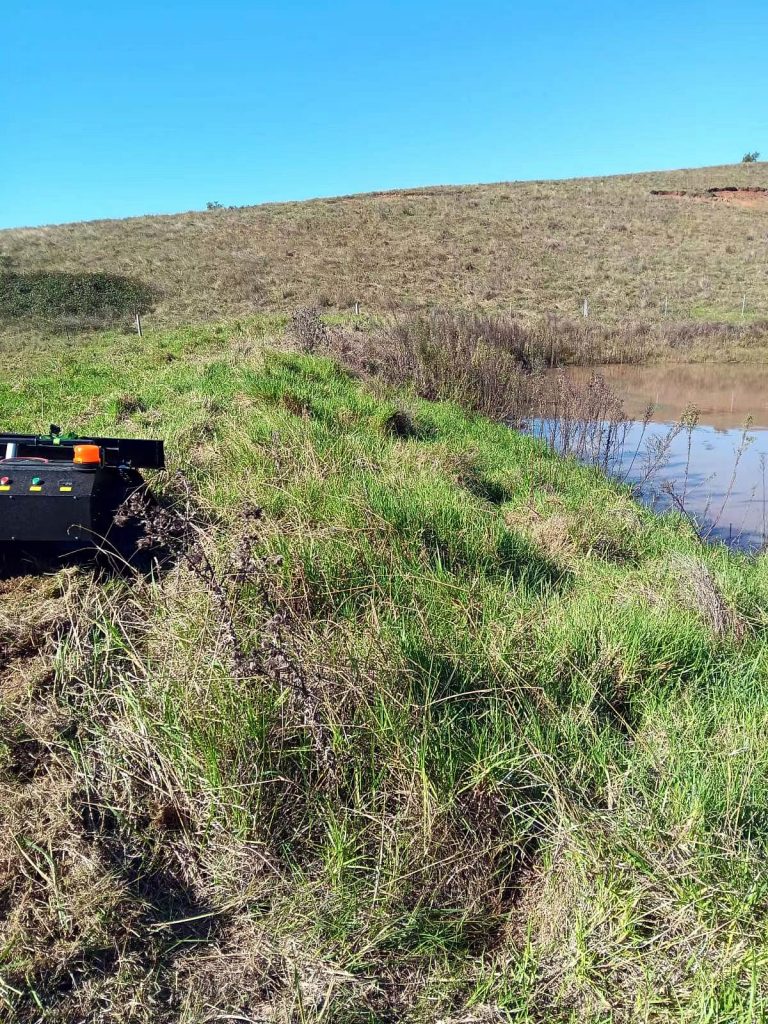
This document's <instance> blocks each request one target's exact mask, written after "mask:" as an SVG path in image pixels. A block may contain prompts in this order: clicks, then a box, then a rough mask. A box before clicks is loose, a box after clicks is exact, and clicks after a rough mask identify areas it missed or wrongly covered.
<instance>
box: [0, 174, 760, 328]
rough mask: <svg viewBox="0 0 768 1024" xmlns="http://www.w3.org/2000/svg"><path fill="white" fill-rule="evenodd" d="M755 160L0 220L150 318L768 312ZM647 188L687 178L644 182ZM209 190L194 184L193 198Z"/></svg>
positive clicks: (7, 246)
mask: <svg viewBox="0 0 768 1024" xmlns="http://www.w3.org/2000/svg"><path fill="white" fill-rule="evenodd" d="M728 186H739V187H748V188H755V187H768V170H766V165H765V164H762V163H758V164H751V165H742V164H739V165H735V166H725V167H711V168H700V169H696V170H680V171H668V172H658V173H652V174H636V175H623V176H619V177H609V178H588V179H581V180H572V181H544V182H517V183H501V184H494V185H477V186H466V187H456V188H454V187H438V188H430V189H415V190H408V191H399V192H388V193H375V194H371V195H359V196H346V197H340V198H336V199H322V200H313V201H311V202H303V203H284V204H276V205H266V206H253V207H243V208H238V209H232V210H230V209H219V210H211V211H206V212H197V213H182V214H177V215H174V216H157V217H150V216H148V217H138V218H132V219H127V220H113V221H93V222H89V223H82V224H67V225H61V226H57V227H35V228H25V229H18V230H8V231H3V232H0V256H2V257H3V259H4V262H5V264H6V265H10V266H12V267H13V268H15V269H16V270H18V271H21V272H24V273H29V272H33V271H38V270H57V271H62V270H63V271H71V272H79V271H83V270H85V271H90V272H100V273H104V274H118V275H128V276H130V277H133V278H137V279H138V280H139V281H140V282H142V283H143V284H145V285H149V286H154V287H156V288H157V289H159V290H160V292H161V298H160V300H159V303H158V305H157V310H156V313H155V314H154V316H155V322H156V323H160V322H167V323H182V322H190V321H200V320H207V319H211V318H220V317H237V316H242V315H245V314H249V313H253V312H255V311H261V310H275V311H279V310H283V311H285V310H290V309H293V308H295V307H296V306H298V305H300V304H307V303H309V304H319V305H320V306H322V307H327V308H329V309H341V310H348V309H350V308H351V307H352V306H353V305H354V303H355V302H361V303H362V304H363V307H364V309H366V310H372V311H379V310H384V309H388V308H390V307H397V308H401V307H408V306H414V305H415V306H423V305H431V304H436V303H437V304H445V305H459V306H469V307H482V308H484V309H486V310H505V311H508V310H509V309H510V308H512V309H514V310H515V311H517V312H520V313H522V314H523V315H526V316H540V315H544V314H550V313H558V314H560V315H565V316H570V317H573V316H578V315H580V314H581V310H582V304H583V301H584V299H585V298H587V299H588V301H589V304H590V310H591V315H592V316H593V317H594V318H596V319H598V320H602V321H606V322H609V323H610V322H616V321H622V320H628V319H629V320H647V321H651V322H653V321H656V320H659V319H661V318H668V319H672V320H686V319H689V318H694V319H703V320H714V321H718V320H724V321H729V320H733V319H739V318H740V315H741V308H742V301H743V296H744V295H746V300H747V303H746V312H747V316H748V317H768V270H767V269H766V267H768V261H766V253H767V247H768V199H766V197H765V196H761V195H758V194H755V195H754V196H753V197H752V199H753V201H751V202H749V203H746V204H740V203H737V202H735V201H728V197H725V199H724V198H722V197H720V198H716V197H713V196H708V195H701V194H699V193H704V192H705V190H706V189H708V188H711V187H728ZM654 190H668V191H687V192H689V193H691V194H689V195H687V196H661V195H652V194H651V193H652V191H654ZM205 198H207V197H202V196H201V205H202V200H204V199H205Z"/></svg>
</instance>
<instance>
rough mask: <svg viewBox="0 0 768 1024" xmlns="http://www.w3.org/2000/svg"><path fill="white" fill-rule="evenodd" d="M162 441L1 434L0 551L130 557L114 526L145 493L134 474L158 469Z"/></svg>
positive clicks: (55, 431) (52, 430)
mask: <svg viewBox="0 0 768 1024" xmlns="http://www.w3.org/2000/svg"><path fill="white" fill-rule="evenodd" d="M164 466H165V454H164V451H163V442H162V441H150V440H138V439H135V438H123V437H71V436H69V435H64V434H62V433H61V429H60V428H59V427H57V426H56V425H55V424H52V425H51V428H50V433H49V434H40V435H36V434H0V553H1V554H3V555H4V556H5V557H6V558H7V557H8V556H13V557H14V558H16V557H18V556H20V555H22V554H25V555H26V554H32V555H38V556H43V557H46V556H47V557H51V556H59V555H65V554H68V553H74V552H80V551H89V550H90V551H94V550H96V551H104V550H109V551H112V552H117V553H119V554H120V555H121V557H126V555H128V556H129V555H130V551H129V550H127V548H126V543H128V544H130V539H129V537H128V536H127V535H126V533H125V531H124V530H123V529H122V528H121V527H118V526H117V525H116V523H115V515H116V513H117V512H118V509H120V506H121V505H122V504H123V503H124V502H125V501H126V500H127V499H128V498H129V497H130V496H131V495H132V494H134V493H135V492H136V491H137V490H139V489H140V488H142V487H144V480H143V478H142V476H141V473H140V472H139V470H142V469H163V468H164Z"/></svg>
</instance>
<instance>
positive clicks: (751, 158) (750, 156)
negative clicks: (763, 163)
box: [741, 149, 760, 164]
mask: <svg viewBox="0 0 768 1024" xmlns="http://www.w3.org/2000/svg"><path fill="white" fill-rule="evenodd" d="M759 159H760V154H759V153H758V152H757V150H756V149H755V150H753V151H752V152H751V153H745V154H744V156H743V157H742V158H741V162H742V163H743V164H756V163H757V161H758V160H759Z"/></svg>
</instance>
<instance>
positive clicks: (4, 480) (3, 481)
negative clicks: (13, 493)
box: [0, 476, 11, 487]
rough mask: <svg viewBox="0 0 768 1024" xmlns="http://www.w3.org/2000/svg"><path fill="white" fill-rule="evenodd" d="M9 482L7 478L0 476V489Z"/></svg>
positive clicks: (9, 479)
mask: <svg viewBox="0 0 768 1024" xmlns="http://www.w3.org/2000/svg"><path fill="white" fill-rule="evenodd" d="M10 482H11V478H10V477H9V476H0V487H5V485H6V484H9V483H10Z"/></svg>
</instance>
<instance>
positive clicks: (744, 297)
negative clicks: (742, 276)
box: [741, 295, 747, 317]
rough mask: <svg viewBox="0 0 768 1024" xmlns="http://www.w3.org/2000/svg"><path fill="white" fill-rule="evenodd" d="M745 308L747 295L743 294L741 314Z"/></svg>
mask: <svg viewBox="0 0 768 1024" xmlns="http://www.w3.org/2000/svg"><path fill="white" fill-rule="evenodd" d="M746 308H747V296H746V295H743V296H742V298H741V315H742V317H743V316H744V311H745V310H746Z"/></svg>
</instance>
